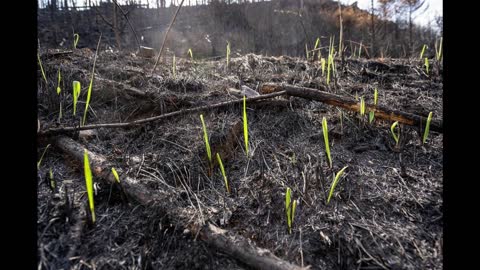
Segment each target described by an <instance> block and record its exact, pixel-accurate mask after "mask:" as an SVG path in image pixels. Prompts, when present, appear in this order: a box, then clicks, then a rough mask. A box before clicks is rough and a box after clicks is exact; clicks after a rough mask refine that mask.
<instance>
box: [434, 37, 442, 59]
mask: <svg viewBox="0 0 480 270" xmlns="http://www.w3.org/2000/svg"><path fill="white" fill-rule="evenodd" d="M442 40H443V37H440V42H439V45H437V42H435V57H436V58H437V61H440V58H442Z"/></svg>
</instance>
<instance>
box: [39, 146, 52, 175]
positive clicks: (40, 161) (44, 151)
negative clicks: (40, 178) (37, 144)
mask: <svg viewBox="0 0 480 270" xmlns="http://www.w3.org/2000/svg"><path fill="white" fill-rule="evenodd" d="M48 147H50V144H48V145H47V147H45V150H43V153H42V156H41V157H40V160H39V161H38V162H37V170H40V164H41V163H42V159H43V156H44V155H45V153H46V152H47V149H48Z"/></svg>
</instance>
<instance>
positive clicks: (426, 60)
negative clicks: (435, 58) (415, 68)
mask: <svg viewBox="0 0 480 270" xmlns="http://www.w3.org/2000/svg"><path fill="white" fill-rule="evenodd" d="M429 67H430V64H429V63H428V58H427V57H425V70H426V71H427V74H428V69H429Z"/></svg>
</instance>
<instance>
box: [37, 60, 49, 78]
mask: <svg viewBox="0 0 480 270" xmlns="http://www.w3.org/2000/svg"><path fill="white" fill-rule="evenodd" d="M37 58H38V64H39V65H40V71H42V77H43V80H44V81H45V84H47V85H48V82H47V76H46V75H45V71H44V70H43V65H42V60H41V59H40V54H39V53H37Z"/></svg>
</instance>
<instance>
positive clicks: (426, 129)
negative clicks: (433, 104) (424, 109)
mask: <svg viewBox="0 0 480 270" xmlns="http://www.w3.org/2000/svg"><path fill="white" fill-rule="evenodd" d="M432 115H433V113H432V112H430V113H429V114H428V118H427V124H426V125H425V131H424V132H423V140H422V143H425V142H426V141H427V137H428V133H429V132H430V122H431V121H432Z"/></svg>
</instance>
